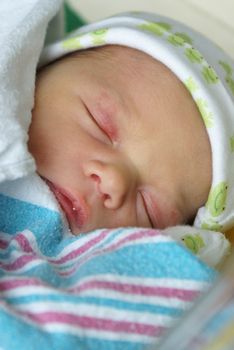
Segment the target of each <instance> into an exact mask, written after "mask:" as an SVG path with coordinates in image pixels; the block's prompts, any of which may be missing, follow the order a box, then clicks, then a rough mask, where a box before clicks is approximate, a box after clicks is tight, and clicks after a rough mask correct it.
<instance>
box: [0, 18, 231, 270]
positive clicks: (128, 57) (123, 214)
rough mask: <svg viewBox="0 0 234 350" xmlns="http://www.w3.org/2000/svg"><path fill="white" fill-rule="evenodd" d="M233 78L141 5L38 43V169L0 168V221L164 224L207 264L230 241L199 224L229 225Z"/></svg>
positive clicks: (208, 47) (87, 227) (76, 231)
mask: <svg viewBox="0 0 234 350" xmlns="http://www.w3.org/2000/svg"><path fill="white" fill-rule="evenodd" d="M233 81H234V80H233V66H232V61H231V60H230V59H229V58H228V57H227V56H226V54H225V53H224V52H223V51H222V50H221V49H219V48H218V47H216V46H215V45H214V44H212V43H211V42H210V41H208V40H207V39H205V38H204V37H202V36H201V35H200V34H198V33H196V32H194V31H192V30H191V29H188V28H187V27H185V26H184V25H182V24H180V23H177V22H175V21H173V20H171V19H168V18H164V17H161V16H156V15H151V14H146V13H127V14H123V15H119V16H115V17H112V18H109V19H106V20H103V21H101V22H98V23H94V24H91V25H87V26H84V27H82V28H80V29H79V30H77V31H75V32H73V33H72V34H71V35H70V36H69V37H68V38H65V39H64V40H62V41H58V42H56V43H53V44H51V45H49V46H47V47H45V49H44V50H43V51H42V54H41V58H40V61H39V65H38V71H37V76H36V84H35V100H34V107H33V110H32V120H31V124H30V127H29V130H28V129H27V128H26V129H27V130H26V132H25V135H24V138H25V141H26V137H28V142H27V145H28V149H29V151H30V153H31V154H32V155H33V157H34V159H35V163H36V171H37V173H35V172H33V171H34V169H30V171H29V170H28V167H29V165H27V163H26V166H27V170H26V171H24V174H23V176H22V174H21V177H19V174H18V175H17V176H18V179H17V178H16V176H15V174H14V169H15V168H14V166H11V167H7V168H6V169H8V168H9V171H12V174H11V175H12V176H11V179H12V178H13V179H12V181H5V182H2V183H1V185H0V208H1V210H0V224H1V226H0V231H2V232H5V233H10V234H12V233H15V232H21V231H24V230H28V231H29V232H33V233H35V234H37V235H38V237H44V238H43V239H45V241H47V239H48V240H49V239H50V237H51V235H53V236H54V234H55V236H56V237H57V238H56V239H61V237H63V236H66V235H67V234H68V235H69V236H70V235H71V233H72V234H73V235H80V234H84V233H87V232H91V231H93V230H95V229H98V228H108V229H112V228H117V227H143V228H155V229H165V230H166V231H164V233H165V232H166V233H167V234H168V235H169V236H171V237H172V238H174V239H176V240H179V241H180V242H182V243H183V244H184V245H186V246H187V247H188V248H189V249H190V250H192V252H194V253H195V254H196V255H198V256H199V257H201V258H203V257H204V254H205V253H207V251H208V255H209V257H208V258H207V256H206V257H205V258H204V259H203V260H204V261H205V262H207V263H208V264H210V265H212V266H216V265H217V264H219V262H220V260H222V258H223V257H224V256H225V255H226V254H227V252H228V250H229V243H228V242H227V240H225V237H224V236H223V235H222V234H221V233H216V234H215V233H213V232H212V233H211V232H209V231H210V230H213V231H219V232H223V233H227V231H228V230H230V229H231V228H232V227H233V226H234V209H233V208H234V165H233V164H234V162H233V157H234V125H233V121H232V118H233V110H234V104H233V97H234V96H233V95H234V89H233ZM22 124H23V123H22ZM25 125H26V123H24V126H25ZM27 131H28V134H27ZM25 143H26V142H25ZM25 146H26V145H25ZM7 149H10V147H8V148H7ZM224 155H225V156H224ZM8 161H9V160H8ZM28 162H29V160H28ZM30 172H31V173H30ZM3 175H4V174H3ZM38 175H39V176H38ZM14 179H15V180H14ZM182 225H183V227H182ZM192 226H193V227H192ZM191 231H192V234H191ZM208 232H209V234H208ZM227 237H228V238H231V235H230V234H228V236H227ZM206 247H207V249H206ZM211 247H212V248H211ZM214 247H215V248H214ZM214 251H215V253H214ZM203 253H204V254H203ZM214 259H215V261H214Z"/></svg>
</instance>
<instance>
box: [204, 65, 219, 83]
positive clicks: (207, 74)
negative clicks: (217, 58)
mask: <svg viewBox="0 0 234 350" xmlns="http://www.w3.org/2000/svg"><path fill="white" fill-rule="evenodd" d="M202 76H203V78H204V79H205V80H206V82H207V83H208V84H216V83H217V82H218V81H219V78H218V76H217V74H216V73H215V70H214V69H213V68H212V67H211V66H208V67H203V69H202Z"/></svg>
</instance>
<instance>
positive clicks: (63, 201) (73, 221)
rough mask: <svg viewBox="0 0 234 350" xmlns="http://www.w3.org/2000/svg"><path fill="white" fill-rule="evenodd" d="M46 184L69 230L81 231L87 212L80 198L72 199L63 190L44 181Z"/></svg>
mask: <svg viewBox="0 0 234 350" xmlns="http://www.w3.org/2000/svg"><path fill="white" fill-rule="evenodd" d="M46 183H47V184H48V186H49V188H50V189H51V191H52V192H53V194H54V195H55V197H56V199H57V201H58V203H59V204H60V206H61V208H62V210H63V212H64V213H65V215H66V218H67V220H68V223H69V226H70V229H71V230H72V229H81V228H82V227H83V226H84V225H85V223H86V222H87V219H88V215H87V210H86V208H85V206H84V205H83V204H84V203H82V200H81V199H80V198H74V197H73V196H72V195H71V194H70V193H68V192H67V191H66V190H65V189H63V188H61V187H59V186H58V185H55V184H54V183H52V182H51V181H49V180H46Z"/></svg>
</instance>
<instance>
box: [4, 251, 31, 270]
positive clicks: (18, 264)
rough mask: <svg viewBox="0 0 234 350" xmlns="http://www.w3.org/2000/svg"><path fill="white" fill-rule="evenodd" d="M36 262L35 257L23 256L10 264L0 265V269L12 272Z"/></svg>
mask: <svg viewBox="0 0 234 350" xmlns="http://www.w3.org/2000/svg"><path fill="white" fill-rule="evenodd" d="M34 260H37V258H36V257H35V256H32V255H23V256H21V257H19V258H17V259H16V260H15V261H14V262H12V263H10V264H3V263H0V267H1V268H3V269H5V270H7V271H14V270H18V269H20V268H22V267H23V266H25V265H27V264H28V263H30V262H32V261H34Z"/></svg>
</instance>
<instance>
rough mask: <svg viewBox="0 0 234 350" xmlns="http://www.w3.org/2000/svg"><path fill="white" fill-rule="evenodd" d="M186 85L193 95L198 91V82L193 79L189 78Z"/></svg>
mask: <svg viewBox="0 0 234 350" xmlns="http://www.w3.org/2000/svg"><path fill="white" fill-rule="evenodd" d="M184 84H185V86H186V87H187V89H188V90H189V92H190V93H191V94H193V93H194V92H195V91H197V90H198V85H197V83H196V81H195V80H194V79H193V77H189V78H188V79H186V80H185V81H184Z"/></svg>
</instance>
